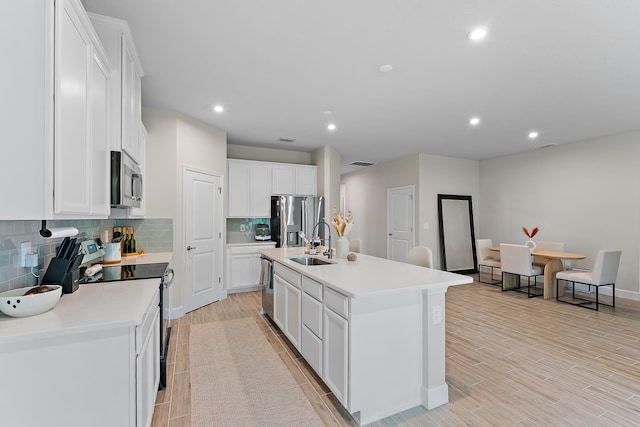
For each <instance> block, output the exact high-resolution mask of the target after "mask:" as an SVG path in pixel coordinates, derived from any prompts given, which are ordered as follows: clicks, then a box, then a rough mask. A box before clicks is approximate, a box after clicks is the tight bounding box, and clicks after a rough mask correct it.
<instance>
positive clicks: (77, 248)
mask: <svg viewBox="0 0 640 427" xmlns="http://www.w3.org/2000/svg"><path fill="white" fill-rule="evenodd" d="M81 246H82V244H81V243H80V242H76V243H75V244H74V245H73V247H72V248H71V253H70V254H69V259H75V257H76V256H77V255H78V252H79V251H80V247H81Z"/></svg>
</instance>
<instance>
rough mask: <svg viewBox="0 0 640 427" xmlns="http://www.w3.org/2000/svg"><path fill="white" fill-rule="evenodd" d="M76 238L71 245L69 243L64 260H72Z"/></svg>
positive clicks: (71, 241) (63, 255) (63, 256)
mask: <svg viewBox="0 0 640 427" xmlns="http://www.w3.org/2000/svg"><path fill="white" fill-rule="evenodd" d="M76 240H77V239H75V238H73V239H71V240H70V241H69V243H67V246H66V249H65V250H64V252H63V254H62V259H66V260H70V259H71V251H73V248H74V246H75V245H76Z"/></svg>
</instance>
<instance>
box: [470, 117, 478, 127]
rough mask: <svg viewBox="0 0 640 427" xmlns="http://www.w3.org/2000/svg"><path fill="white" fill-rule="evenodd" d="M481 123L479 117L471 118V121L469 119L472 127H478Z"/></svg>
mask: <svg viewBox="0 0 640 427" xmlns="http://www.w3.org/2000/svg"><path fill="white" fill-rule="evenodd" d="M479 123H480V118H479V117H471V119H469V124H470V125H471V126H476V125H478V124H479Z"/></svg>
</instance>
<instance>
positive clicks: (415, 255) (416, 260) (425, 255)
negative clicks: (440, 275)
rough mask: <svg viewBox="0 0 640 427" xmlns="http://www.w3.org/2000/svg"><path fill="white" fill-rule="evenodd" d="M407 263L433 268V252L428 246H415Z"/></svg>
mask: <svg viewBox="0 0 640 427" xmlns="http://www.w3.org/2000/svg"><path fill="white" fill-rule="evenodd" d="M407 261H408V262H409V263H410V264H414V265H419V266H422V267H428V268H433V252H431V249H429V248H428V247H426V246H415V247H413V248H411V250H409V253H408V254H407Z"/></svg>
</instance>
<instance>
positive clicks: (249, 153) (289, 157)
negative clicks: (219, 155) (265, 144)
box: [227, 144, 315, 165]
mask: <svg viewBox="0 0 640 427" xmlns="http://www.w3.org/2000/svg"><path fill="white" fill-rule="evenodd" d="M227 156H228V157H229V158H230V159H243V160H257V161H261V162H277V163H296V164H299V165H312V164H315V163H312V161H311V153H307V152H302V151H293V150H280V149H276V148H262V147H249V146H245V145H235V144H228V145H227Z"/></svg>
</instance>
